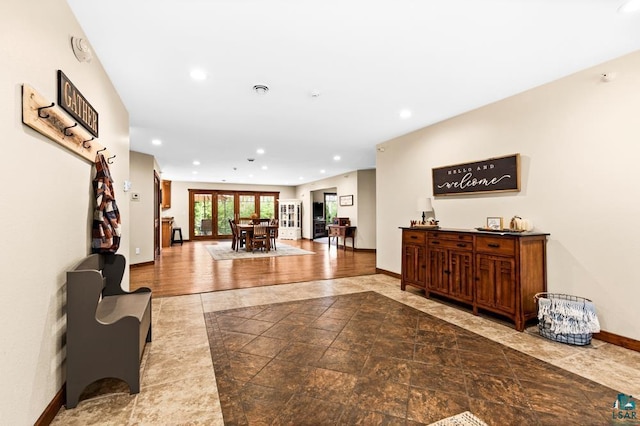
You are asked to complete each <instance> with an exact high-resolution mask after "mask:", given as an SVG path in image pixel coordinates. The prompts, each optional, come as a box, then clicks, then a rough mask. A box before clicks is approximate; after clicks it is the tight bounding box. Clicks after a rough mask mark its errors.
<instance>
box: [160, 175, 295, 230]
mask: <svg viewBox="0 0 640 426" xmlns="http://www.w3.org/2000/svg"><path fill="white" fill-rule="evenodd" d="M189 189H207V190H214V189H216V190H226V191H263V192H280V198H283V199H286V198H295V197H294V187H292V186H270V185H237V184H229V183H208V182H178V181H172V182H171V208H170V209H164V210H162V212H161V215H162V217H173V218H174V224H173V226H180V227H181V228H182V237H183V238H184V239H185V240H187V239H188V238H189V235H190V228H189Z"/></svg>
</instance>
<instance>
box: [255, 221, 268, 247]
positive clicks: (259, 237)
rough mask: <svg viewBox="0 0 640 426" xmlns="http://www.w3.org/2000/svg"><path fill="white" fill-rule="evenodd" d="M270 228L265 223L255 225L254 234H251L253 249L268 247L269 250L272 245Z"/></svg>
mask: <svg viewBox="0 0 640 426" xmlns="http://www.w3.org/2000/svg"><path fill="white" fill-rule="evenodd" d="M270 243H271V241H270V236H269V231H268V228H267V227H266V226H264V225H253V235H252V236H251V250H252V251H253V250H255V249H257V248H261V249H264V248H266V250H267V251H269V248H270V246H271V244H270Z"/></svg>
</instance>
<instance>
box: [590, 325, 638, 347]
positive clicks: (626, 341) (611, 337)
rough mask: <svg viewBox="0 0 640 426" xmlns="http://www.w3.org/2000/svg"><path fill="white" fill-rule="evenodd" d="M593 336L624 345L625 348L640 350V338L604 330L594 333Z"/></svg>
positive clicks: (617, 344) (613, 343)
mask: <svg viewBox="0 0 640 426" xmlns="http://www.w3.org/2000/svg"><path fill="white" fill-rule="evenodd" d="M593 338H594V339H598V340H602V341H603V342H607V343H611V344H612V345H616V346H622V347H623V348H626V349H630V350H632V351H636V352H640V340H634V339H631V338H629V337H624V336H619V335H617V334H613V333H609V332H608V331H604V330H602V331H600V333H594V334H593Z"/></svg>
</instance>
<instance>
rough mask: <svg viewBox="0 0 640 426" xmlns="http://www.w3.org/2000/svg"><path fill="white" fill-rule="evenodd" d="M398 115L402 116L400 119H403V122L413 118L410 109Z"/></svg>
mask: <svg viewBox="0 0 640 426" xmlns="http://www.w3.org/2000/svg"><path fill="white" fill-rule="evenodd" d="M398 115H400V118H402V119H403V120H406V119H407V118H411V115H412V114H411V110H410V109H403V110H401V111H400V113H399V114H398Z"/></svg>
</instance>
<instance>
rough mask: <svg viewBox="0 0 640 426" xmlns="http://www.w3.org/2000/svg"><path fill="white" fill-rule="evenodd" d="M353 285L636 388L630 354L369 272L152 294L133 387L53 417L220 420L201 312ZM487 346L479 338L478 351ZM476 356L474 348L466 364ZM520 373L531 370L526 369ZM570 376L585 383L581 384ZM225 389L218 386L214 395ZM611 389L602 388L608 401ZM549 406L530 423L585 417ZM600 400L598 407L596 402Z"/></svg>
mask: <svg viewBox="0 0 640 426" xmlns="http://www.w3.org/2000/svg"><path fill="white" fill-rule="evenodd" d="M363 291H373V292H376V293H379V294H380V295H383V296H386V297H387V298H390V299H393V300H395V301H397V302H400V303H402V304H404V305H406V306H409V307H412V308H415V309H417V310H419V311H422V312H425V313H428V314H429V315H431V316H433V317H435V318H440V319H443V320H445V321H447V322H448V323H451V324H453V325H457V326H459V327H461V328H462V329H464V330H467V331H471V332H473V333H477V334H479V335H481V336H484V337H486V338H488V339H490V340H492V341H494V342H497V343H501V344H503V345H505V346H507V347H508V348H511V349H515V351H510V350H509V351H508V353H509V355H507V356H509V357H510V358H509V360H510V361H511V360H513V361H514V362H511V364H512V365H516V366H517V365H519V364H518V362H517V361H518V360H520V357H521V355H520V354H519V352H521V353H524V354H528V355H531V356H532V357H534V358H538V359H540V360H544V361H547V362H548V363H550V364H552V365H554V366H556V367H559V368H561V369H563V370H566V371H569V372H572V373H575V374H577V375H579V376H581V377H583V378H585V379H589V380H592V381H594V382H596V383H598V384H601V385H604V386H606V387H609V388H612V389H615V390H617V391H620V392H623V393H625V394H628V395H638V394H640V369H639V368H638V366H639V365H640V353H637V352H633V351H629V350H626V349H624V348H620V347H617V346H614V345H610V344H607V343H604V342H600V341H597V340H594V341H593V342H592V344H591V345H589V346H586V347H578V346H569V345H564V344H560V343H556V342H551V341H549V340H547V339H543V338H541V337H540V336H538V335H537V333H536V330H535V328H530V329H528V330H526V331H525V332H524V333H519V332H517V331H515V330H514V329H513V328H510V327H508V326H505V325H504V324H501V323H499V322H496V321H495V320H492V319H488V318H485V317H483V316H478V317H476V316H473V315H472V314H470V313H469V312H468V311H465V310H461V309H458V308H455V307H451V306H447V305H445V304H442V303H439V302H436V301H432V300H428V299H425V298H424V297H422V296H421V295H420V294H418V293H417V292H415V291H412V290H408V291H406V292H403V291H401V290H400V289H399V281H398V280H397V279H394V278H391V277H388V276H385V275H372V276H364V277H353V278H342V279H335V280H325V281H313V282H306V283H296V284H283V285H278V286H272V287H259V288H251V289H240V290H229V291H221V292H213V293H205V294H198V295H189V296H178V297H170V298H160V299H154V305H153V327H154V341H153V342H152V343H151V344H149V345H148V347H147V349H146V350H145V354H144V357H143V363H142V370H143V371H142V383H141V392H140V393H139V394H137V395H129V393H128V387H127V386H126V385H124V384H123V383H121V382H118V381H109V380H104V381H101V382H99V383H96V384H95V385H94V386H91V387H89V388H88V389H87V390H86V391H85V394H84V396H83V397H82V400H81V402H80V404H79V405H78V407H77V408H75V409H72V410H66V409H65V408H62V409H61V410H60V412H59V413H58V415H57V416H56V418H55V420H54V422H53V424H56V425H89V424H105V425H106V424H114V425H159V424H161V425H166V424H194V425H195V424H198V425H199V424H202V425H222V424H224V422H223V418H222V406H221V402H220V396H219V394H218V386H217V383H216V376H215V373H214V368H213V363H212V357H211V351H210V348H209V342H208V335H207V326H206V324H205V315H204V314H205V313H209V312H216V311H223V310H229V309H236V308H245V307H251V306H259V305H265V304H274V303H282V302H289V301H296V300H305V299H310V298H320V297H328V296H334V295H341V294H351V293H358V292H363ZM209 317H211V316H210V315H209ZM463 334H464V333H463ZM492 346H493V345H492V344H489V345H488V346H487V348H490V347H492ZM488 351H490V349H486V350H485V352H486V353H490V352H488ZM516 351H517V352H516ZM481 359H482V358H481V355H480V356H479V357H478V358H477V359H476V360H475V361H476V362H478V361H481ZM523 359H524V358H523ZM469 361H473V360H469ZM527 362H528V361H527ZM477 365H478V372H480V371H481V369H482V368H484V367H483V366H485V365H490V362H484V363H483V362H478V363H477ZM522 365H526V364H524V363H523V364H522ZM487 368H490V367H487ZM326 370H328V371H332V370H330V369H326ZM521 370H522V369H521ZM555 371H558V370H555ZM526 372H527V369H524V371H521V374H526ZM528 372H529V373H532V375H534V376H535V370H534V369H533V368H531V369H530V370H529V371H528ZM319 373H320V372H318V374H319ZM324 374H331V373H330V372H329V373H326V372H324ZM470 374H473V373H470ZM578 382H579V383H580V384H583V385H584V384H588V382H587V381H581V380H579V381H578ZM538 383H540V386H539V388H538V390H537V394H536V395H534V394H532V393H529V394H527V396H526V397H523V398H521V399H525V401H523V403H526V404H529V405H528V407H529V408H534V409H536V407H537V406H536V404H540V405H541V406H542V405H548V404H550V403H552V402H550V401H548V400H546V398H547V396H548V395H551V394H552V393H553V392H554V391H556V390H557V389H556V386H551V387H546V388H545V386H544V383H542V382H540V381H538ZM575 387H576V386H571V387H569V386H567V387H566V388H565V392H566V393H567V394H572V393H573V392H574V391H575ZM551 388H553V389H551ZM581 391H583V392H587V397H588V398H590V397H592V396H593V395H591V396H590V395H589V394H588V391H589V389H588V388H586V389H581ZM225 395H226V394H225V393H224V392H223V398H224V397H225ZM615 396H616V395H612V400H611V404H612V403H613V400H615ZM417 397H418V395H416V398H417ZM433 397H434V398H435V397H437V395H436V394H434V395H433ZM228 402H229V401H228V400H227V399H224V400H223V403H225V404H227V403H228ZM442 403H443V404H444V403H447V401H442ZM553 403H555V404H556V405H557V407H558V410H560V411H558V414H557V415H556V414H554V415H549V417H546V418H544V419H542V418H541V417H539V418H538V420H537V421H539V422H541V424H572V423H574V424H589V423H588V422H587V423H585V422H584V418H581V417H579V416H578V417H575V415H576V413H582V408H581V407H580V406H579V407H566V405H564V406H563V405H562V404H561V402H558V401H555V402H553ZM602 403H603V404H606V401H603V402H602ZM496 407H501V406H500V405H493V406H491V404H484V405H482V404H480V405H478V406H477V408H476V411H478V412H477V413H476V414H478V415H479V416H480V417H483V416H485V417H486V418H485V421H491V422H492V424H502V425H504V424H510V422H509V420H508V419H507V418H506V417H505V418H503V419H502V422H500V423H495V421H494V420H493V419H494V416H493V415H491V414H490V413H491V412H492V410H495V408H496ZM472 408H473V407H472ZM538 408H540V407H538ZM461 411H463V410H461ZM472 411H474V410H473V409H472ZM494 413H495V411H494ZM354 415H355V414H354ZM607 415H608V413H607V412H605V413H603V414H602V417H596V418H595V419H594V420H593V423H592V424H594V425H595V424H609V423H610V421H609V420H608V418H607ZM609 415H610V414H609ZM559 416H560V417H559ZM353 418H355V417H353ZM230 420H231V419H230ZM424 420H429V421H430V419H424ZM577 421H579V422H580V423H576V422H577ZM228 423H229V424H231V422H228ZM238 424H240V423H238ZM401 424H404V423H401ZM406 424H414V423H411V422H409V423H406ZM518 424H521V423H518ZM533 424H535V423H533ZM632 424H633V423H632Z"/></svg>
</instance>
